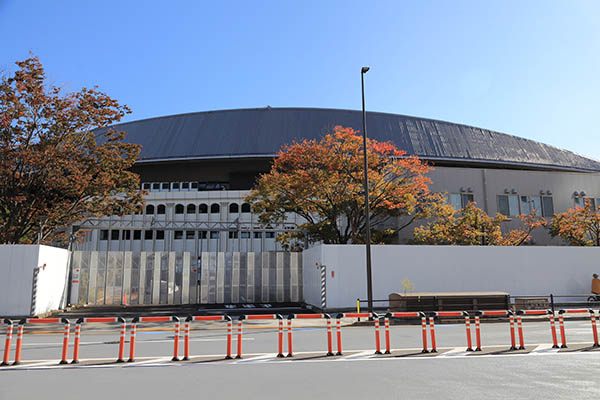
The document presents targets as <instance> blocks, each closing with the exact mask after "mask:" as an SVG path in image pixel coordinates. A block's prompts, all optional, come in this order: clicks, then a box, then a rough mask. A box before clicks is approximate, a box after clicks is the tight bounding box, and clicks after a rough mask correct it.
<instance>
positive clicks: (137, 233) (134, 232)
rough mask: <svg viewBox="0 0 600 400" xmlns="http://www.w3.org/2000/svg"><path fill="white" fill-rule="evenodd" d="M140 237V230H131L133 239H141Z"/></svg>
mask: <svg viewBox="0 0 600 400" xmlns="http://www.w3.org/2000/svg"><path fill="white" fill-rule="evenodd" d="M141 239H142V231H140V230H135V231H133V240H141Z"/></svg>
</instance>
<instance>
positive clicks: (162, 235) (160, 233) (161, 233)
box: [156, 231, 165, 240]
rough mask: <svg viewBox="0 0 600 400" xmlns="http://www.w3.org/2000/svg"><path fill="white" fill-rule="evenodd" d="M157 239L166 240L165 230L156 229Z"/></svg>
mask: <svg viewBox="0 0 600 400" xmlns="http://www.w3.org/2000/svg"><path fill="white" fill-rule="evenodd" d="M156 240H165V231H156Z"/></svg>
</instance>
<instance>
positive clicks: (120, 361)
mask: <svg viewBox="0 0 600 400" xmlns="http://www.w3.org/2000/svg"><path fill="white" fill-rule="evenodd" d="M115 362H116V363H124V362H125V360H123V359H122V358H119V359H118V360H117V361H115Z"/></svg>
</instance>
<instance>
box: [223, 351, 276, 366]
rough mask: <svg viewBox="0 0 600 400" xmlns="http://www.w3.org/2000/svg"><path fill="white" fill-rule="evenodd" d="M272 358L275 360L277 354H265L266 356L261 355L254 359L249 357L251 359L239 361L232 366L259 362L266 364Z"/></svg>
mask: <svg viewBox="0 0 600 400" xmlns="http://www.w3.org/2000/svg"><path fill="white" fill-rule="evenodd" d="M274 358H277V353H267V354H262V355H259V356H256V357H251V358H246V359H241V360H239V361H234V362H233V363H232V364H250V363H259V362H266V361H269V360H272V359H274Z"/></svg>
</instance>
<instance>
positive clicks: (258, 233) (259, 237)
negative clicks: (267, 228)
mask: <svg viewBox="0 0 600 400" xmlns="http://www.w3.org/2000/svg"><path fill="white" fill-rule="evenodd" d="M254 239H262V232H254Z"/></svg>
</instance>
